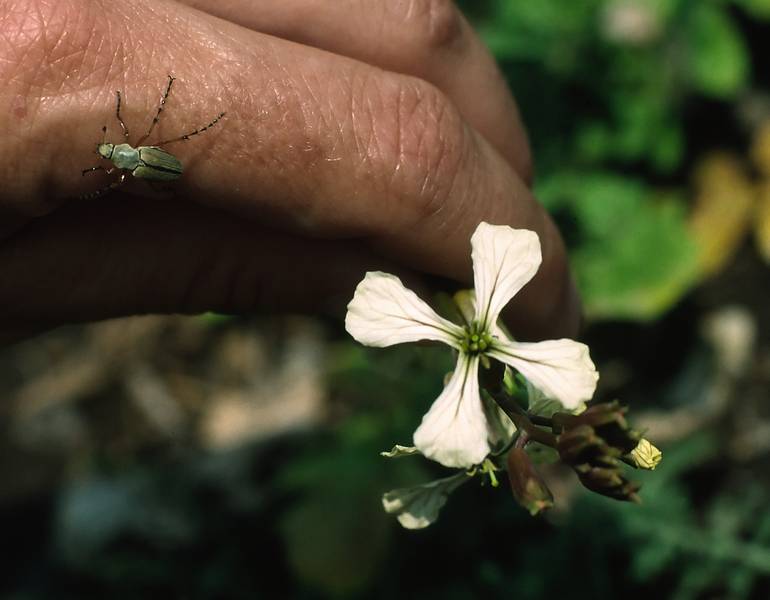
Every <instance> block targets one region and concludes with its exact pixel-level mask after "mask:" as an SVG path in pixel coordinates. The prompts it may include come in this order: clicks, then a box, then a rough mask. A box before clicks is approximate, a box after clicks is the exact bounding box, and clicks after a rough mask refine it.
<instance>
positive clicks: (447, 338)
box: [345, 272, 463, 348]
mask: <svg viewBox="0 0 770 600" xmlns="http://www.w3.org/2000/svg"><path fill="white" fill-rule="evenodd" d="M345 329H347V331H348V333H349V334H350V335H352V336H353V337H354V338H355V339H356V340H357V341H359V342H361V343H362V344H365V345H366V346H378V347H384V346H392V345H393V344H401V343H403V342H416V341H418V340H437V341H440V342H445V343H447V344H449V345H450V346H453V347H455V348H459V343H458V341H457V340H458V338H461V337H462V335H463V333H462V329H461V328H460V327H459V326H458V325H455V324H454V323H452V322H451V321H447V320H446V319H444V318H442V317H440V316H439V315H437V314H436V313H435V312H434V311H433V309H432V308H431V307H430V306H428V305H427V304H426V303H425V302H423V301H422V300H420V298H419V297H418V296H417V294H415V293H414V292H413V291H411V290H409V289H407V288H405V287H404V284H403V283H401V280H400V279H399V278H398V277H396V276H395V275H390V274H389V273H380V272H369V273H367V274H366V277H364V279H363V280H362V281H361V283H359V284H358V287H357V288H356V293H355V294H354V296H353V299H352V300H351V301H350V304H348V313H347V315H346V317H345Z"/></svg>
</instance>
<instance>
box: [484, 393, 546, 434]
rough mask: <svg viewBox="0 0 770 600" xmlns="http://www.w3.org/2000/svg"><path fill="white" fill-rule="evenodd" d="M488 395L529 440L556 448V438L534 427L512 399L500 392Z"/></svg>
mask: <svg viewBox="0 0 770 600" xmlns="http://www.w3.org/2000/svg"><path fill="white" fill-rule="evenodd" d="M490 395H491V396H492V398H493V399H494V400H495V402H497V405H498V406H499V407H500V408H501V409H502V411H503V412H504V413H505V414H506V415H508V416H509V417H510V419H511V421H513V423H514V425H516V428H517V429H520V430H521V431H525V432H526V433H527V436H529V438H530V439H531V440H534V441H536V442H540V443H541V444H544V445H546V446H550V447H551V448H555V447H556V436H555V435H553V434H552V433H549V432H548V431H543V430H542V429H538V428H537V427H535V425H534V424H533V423H532V421H531V420H530V418H529V417H528V416H527V414H526V413H525V412H524V411H523V410H522V409H521V407H520V406H519V405H518V403H517V402H516V401H515V400H514V399H513V398H511V397H510V396H508V395H507V394H504V393H500V392H498V393H496V394H490Z"/></svg>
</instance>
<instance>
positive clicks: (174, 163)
mask: <svg viewBox="0 0 770 600" xmlns="http://www.w3.org/2000/svg"><path fill="white" fill-rule="evenodd" d="M175 80H176V79H175V78H174V77H172V76H171V75H169V76H168V85H167V86H166V91H165V92H164V93H163V96H162V97H161V99H160V105H159V106H158V110H157V112H156V113H155V117H154V118H153V120H152V123H150V128H149V129H148V130H147V133H145V134H144V135H143V136H142V137H141V138H140V139H139V141H137V143H136V146H132V145H131V144H130V143H129V142H128V137H129V132H128V127H126V124H125V123H124V122H123V118H122V117H121V116H120V105H121V96H120V91H117V92H115V96H116V107H115V116H116V117H117V119H118V122H119V123H120V126H121V128H122V129H123V136H124V138H125V140H126V141H125V142H124V143H122V144H110V143H107V126H106V125H105V126H104V127H102V141H101V143H100V144H98V145H97V147H96V153H97V154H98V155H99V156H101V157H102V158H105V159H107V160H109V161H112V164H113V166H112V167H111V168H109V169H107V168H105V167H103V166H101V165H98V166H96V167H91V168H90V169H85V170H83V175H85V174H86V173H93V172H94V171H105V172H106V173H107V174H110V173H112V172H113V171H115V170H119V171H121V174H120V177H119V178H118V179H117V180H116V181H114V182H113V183H111V184H110V185H108V186H107V187H105V188H103V189H101V190H97V191H95V192H91V193H89V194H85V195H84V196H82V198H86V199H92V198H96V197H99V196H102V195H104V194H105V193H107V192H109V191H111V190H114V189H116V188H118V187H120V186H121V185H123V184H124V183H125V182H126V180H127V178H128V175H129V173H130V174H131V175H133V176H134V177H136V178H138V179H146V180H148V181H174V180H175V179H179V177H181V175H182V172H183V170H184V169H183V168H182V164H181V163H180V162H179V159H177V157H176V156H174V155H173V154H171V153H170V152H167V151H166V150H164V149H163V148H161V147H160V146H165V145H168V144H172V143H174V142H181V141H184V140H187V139H190V138H191V137H192V136H194V135H198V134H199V133H203V132H204V131H206V130H207V129H208V128H209V127H213V126H214V125H216V123H217V122H218V121H219V120H220V119H221V118H222V117H224V116H225V113H220V114H219V115H217V117H216V118H215V119H213V120H212V121H211V122H210V123H209V124H208V125H206V126H205V127H201V128H200V129H196V130H195V131H191V132H190V133H186V134H184V135H180V136H178V137H175V138H172V139H169V140H164V141H162V142H158V143H157V144H155V145H152V146H142V142H144V141H145V140H146V139H147V138H148V137H150V134H151V133H152V130H153V129H154V128H155V125H156V124H157V123H158V121H159V120H160V115H161V113H162V112H163V109H164V108H165V105H166V100H167V99H168V95H169V93H171V86H172V85H173V83H174V81H175Z"/></svg>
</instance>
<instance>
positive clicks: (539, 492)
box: [508, 448, 553, 516]
mask: <svg viewBox="0 0 770 600" xmlns="http://www.w3.org/2000/svg"><path fill="white" fill-rule="evenodd" d="M508 480H509V481H510V483H511V491H512V492H513V497H514V498H515V499H516V502H518V503H519V504H521V505H522V506H523V507H524V508H526V509H527V510H528V511H529V514H531V515H533V516H534V515H536V514H539V513H540V512H542V511H544V510H547V509H549V508H551V507H552V506H553V494H551V490H549V489H548V486H547V485H546V484H545V482H544V481H543V479H542V478H541V477H540V474H539V473H538V472H537V471H536V470H535V467H534V465H533V464H532V460H531V459H530V458H529V455H528V454H527V453H526V451H525V450H524V449H523V448H512V449H511V451H510V452H509V453H508Z"/></svg>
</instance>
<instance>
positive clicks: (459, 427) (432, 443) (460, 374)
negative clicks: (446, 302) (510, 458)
mask: <svg viewBox="0 0 770 600" xmlns="http://www.w3.org/2000/svg"><path fill="white" fill-rule="evenodd" d="M478 370H479V357H478V356H467V355H465V354H460V358H459V359H458V361H457V368H456V369H455V371H454V373H453V374H452V377H451V379H450V380H449V383H447V385H446V387H445V388H444V391H443V392H441V395H440V396H439V397H438V398H437V399H436V401H435V402H434V403H433V405H432V406H431V407H430V410H429V411H428V412H427V413H426V414H425V416H424V417H423V418H422V423H421V424H420V426H419V427H418V428H417V431H415V432H414V445H415V446H417V448H418V449H419V450H420V452H422V453H423V454H424V455H425V456H427V457H428V458H430V459H432V460H435V461H436V462H439V463H441V464H442V465H444V466H446V467H457V468H467V467H472V466H473V465H476V464H479V463H480V462H482V461H483V460H484V458H485V457H486V456H487V454H489V442H488V441H487V436H488V431H487V418H486V415H485V414H484V407H483V405H482V404H481V396H480V395H479V377H478Z"/></svg>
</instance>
